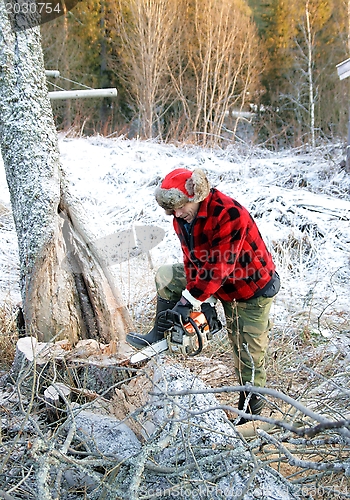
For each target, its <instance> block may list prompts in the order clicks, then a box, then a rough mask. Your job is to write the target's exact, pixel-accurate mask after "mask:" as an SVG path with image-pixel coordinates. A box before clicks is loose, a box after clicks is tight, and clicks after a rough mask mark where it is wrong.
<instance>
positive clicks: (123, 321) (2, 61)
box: [0, 2, 130, 352]
mask: <svg viewBox="0 0 350 500" xmlns="http://www.w3.org/2000/svg"><path fill="white" fill-rule="evenodd" d="M0 46H1V51H0V67H1V71H0V146H1V153H2V156H3V160H4V165H5V170H6V176H7V182H8V185H9V190H10V195H11V204H12V209H13V216H14V220H15V224H16V230H17V235H18V247H19V257H20V266H21V271H20V273H21V293H22V299H23V312H24V319H25V323H26V330H27V332H28V333H32V334H35V335H37V336H38V338H39V339H40V340H51V339H52V338H69V339H70V340H71V341H72V342H76V341H77V340H78V339H79V338H82V337H83V338H84V337H85V338H86V337H95V338H96V339H97V340H103V341H110V340H115V341H117V342H119V345H118V347H117V350H119V351H120V352H123V350H125V349H126V343H125V331H126V329H127V328H128V327H130V320H129V316H128V313H127V311H126V309H125V307H123V305H122V300H121V297H120V295H119V293H118V290H116V289H115V287H114V285H113V282H112V280H111V279H110V277H109V275H108V270H107V268H106V266H105V265H104V264H103V261H102V259H101V256H100V254H99V251H98V249H96V247H94V245H93V238H92V235H90V234H89V232H88V228H87V227H86V225H85V223H84V213H83V212H82V211H81V209H80V207H79V205H78V204H77V203H75V201H74V199H73V198H72V196H71V195H70V194H69V192H68V188H67V185H66V182H65V179H64V175H63V173H62V171H61V168H60V159H59V150H58V144H57V136H56V131H55V126H54V122H53V116H52V110H51V106H50V102H49V99H48V95H47V88H46V80H45V73H44V66H43V57H42V51H41V44H40V32H39V29H38V28H33V29H27V30H24V31H18V32H16V31H13V30H12V29H11V25H10V22H9V19H8V16H7V13H6V11H5V5H4V3H3V2H1V4H0Z"/></svg>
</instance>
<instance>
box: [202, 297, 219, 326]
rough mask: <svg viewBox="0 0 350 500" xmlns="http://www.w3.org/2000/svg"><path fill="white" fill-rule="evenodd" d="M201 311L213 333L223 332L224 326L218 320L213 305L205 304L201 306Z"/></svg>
mask: <svg viewBox="0 0 350 500" xmlns="http://www.w3.org/2000/svg"><path fill="white" fill-rule="evenodd" d="M201 311H202V313H203V314H204V316H205V318H206V320H207V322H208V325H209V329H210V331H211V332H217V331H218V330H221V328H222V325H221V323H220V321H219V320H218V316H217V314H216V309H215V306H213V305H211V304H210V303H209V302H203V304H202V305H201Z"/></svg>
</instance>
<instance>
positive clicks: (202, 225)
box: [173, 189, 275, 302]
mask: <svg viewBox="0 0 350 500" xmlns="http://www.w3.org/2000/svg"><path fill="white" fill-rule="evenodd" d="M173 224H174V229H175V231H176V233H177V235H178V237H179V239H180V242H181V246H182V251H183V257H184V266H185V271H186V278H187V287H186V288H187V290H188V291H189V292H190V293H191V295H192V296H193V297H195V298H196V299H197V300H200V301H204V300H206V299H207V298H208V297H210V296H211V295H214V296H215V297H217V298H219V299H221V300H224V301H229V302H232V300H233V299H236V300H238V301H240V300H241V301H242V300H248V299H250V298H252V297H253V296H254V295H255V294H257V292H259V290H261V289H262V288H264V287H265V286H266V285H267V284H268V282H269V281H270V280H271V277H272V275H273V272H274V270H275V265H274V263H273V260H272V256H271V254H270V253H269V252H268V250H267V248H266V246H265V243H264V241H263V239H262V237H261V235H260V233H259V230H258V228H257V225H256V223H255V222H254V220H253V219H252V217H251V215H250V214H249V212H248V211H247V210H246V209H245V208H244V207H242V205H240V204H239V203H238V202H237V201H235V200H233V199H232V198H230V197H229V196H226V195H225V194H223V193H221V192H220V191H218V190H217V189H211V191H210V193H209V195H208V197H207V198H206V199H205V200H204V201H202V202H201V204H200V206H199V211H198V214H197V217H196V219H195V221H194V223H193V224H192V230H191V233H190V234H189V235H188V236H187V237H186V234H187V233H186V230H185V228H184V221H183V220H182V219H179V218H177V217H174V219H173Z"/></svg>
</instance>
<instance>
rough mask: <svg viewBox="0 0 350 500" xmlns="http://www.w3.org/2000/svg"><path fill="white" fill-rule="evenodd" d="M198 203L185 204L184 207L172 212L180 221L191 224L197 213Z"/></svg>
mask: <svg viewBox="0 0 350 500" xmlns="http://www.w3.org/2000/svg"><path fill="white" fill-rule="evenodd" d="M198 209H199V203H195V202H194V201H189V202H188V203H185V205H184V206H183V207H181V208H177V209H176V210H174V215H175V217H179V218H180V219H184V220H185V221H186V222H190V223H191V222H192V221H193V220H194V219H195V217H196V215H197V212H198Z"/></svg>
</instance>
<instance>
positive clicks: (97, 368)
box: [1, 337, 131, 409]
mask: <svg viewBox="0 0 350 500" xmlns="http://www.w3.org/2000/svg"><path fill="white" fill-rule="evenodd" d="M115 351H116V346H115V343H114V342H111V343H110V344H101V343H99V342H97V341H96V340H93V339H87V340H81V341H79V342H78V343H77V344H76V346H75V347H74V348H72V346H71V344H70V343H69V341H68V340H60V341H57V342H38V341H37V339H36V338H35V337H23V338H21V339H19V340H18V342H17V346H16V354H15V359H14V361H13V364H12V367H11V369H10V371H9V373H8V374H6V375H5V376H4V377H3V378H2V380H1V385H2V386H4V385H6V384H12V385H19V386H20V387H21V391H22V393H23V394H26V395H29V394H31V393H32V392H33V391H35V393H36V395H37V396H39V397H40V398H42V399H43V400H44V401H45V403H46V406H50V407H51V408H52V409H54V408H55V407H57V408H59V406H60V403H62V402H63V401H64V397H68V396H69V394H71V396H72V398H73V397H74V398H75V399H78V398H80V399H81V398H88V399H94V398H96V397H100V396H102V397H104V398H106V399H110V398H112V397H113V396H114V395H115V392H114V387H116V386H118V385H120V384H122V383H123V382H125V381H126V380H129V379H130V376H131V375H130V372H129V369H128V362H129V359H128V358H120V355H117V354H116V353H115Z"/></svg>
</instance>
